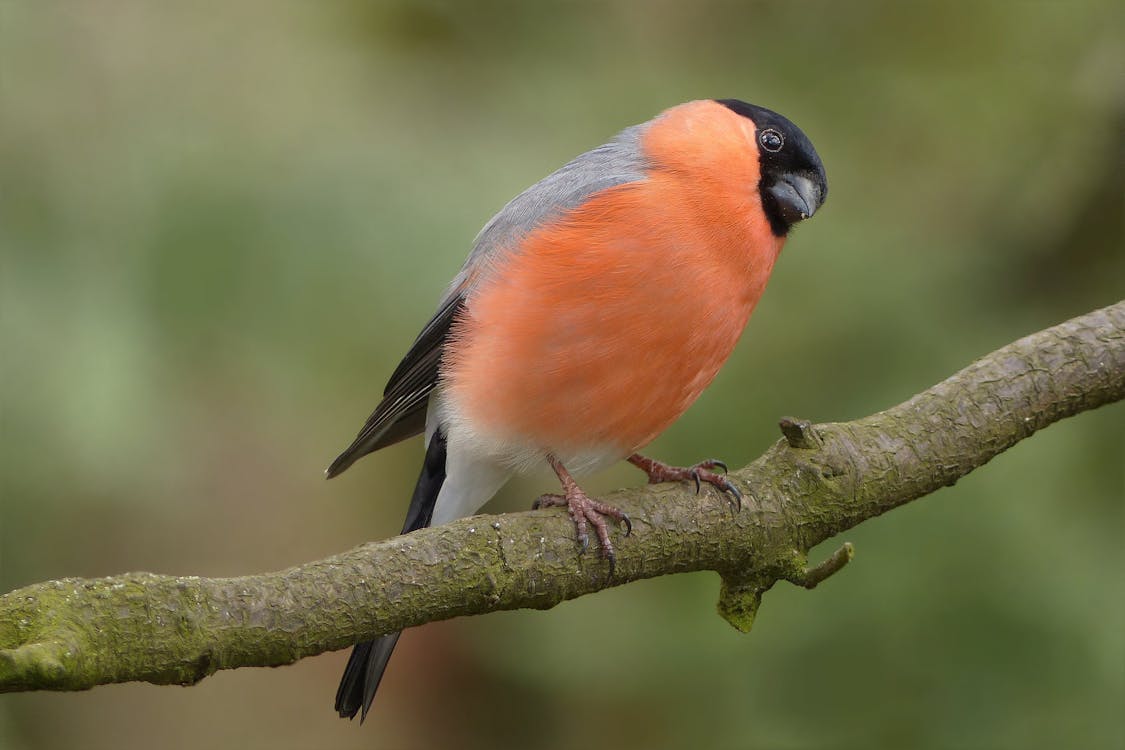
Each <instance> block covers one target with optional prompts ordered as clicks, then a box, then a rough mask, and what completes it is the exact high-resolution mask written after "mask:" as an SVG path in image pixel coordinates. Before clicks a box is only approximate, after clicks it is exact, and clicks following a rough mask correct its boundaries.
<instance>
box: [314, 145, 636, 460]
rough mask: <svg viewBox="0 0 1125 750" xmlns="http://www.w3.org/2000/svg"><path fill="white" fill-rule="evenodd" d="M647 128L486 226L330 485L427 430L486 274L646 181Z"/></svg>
mask: <svg viewBox="0 0 1125 750" xmlns="http://www.w3.org/2000/svg"><path fill="white" fill-rule="evenodd" d="M646 127H647V123H645V124H641V125H634V126H633V127H631V128H626V129H625V130H623V131H621V132H620V133H618V134H617V136H616V137H614V139H613V140H611V141H610V142H609V143H606V144H605V145H604V146H598V147H597V148H595V149H593V150H592V151H587V152H586V153H584V154H582V155H581V156H579V157H577V158H575V159H574V160H572V161H570V162H569V163H567V164H565V165H563V166H562V167H561V168H559V169H558V170H556V171H555V172H553V173H551V174H550V175H548V176H547V177H544V178H543V179H542V180H540V181H539V182H537V183H535V184H534V185H532V186H531V187H529V188H528V189H527V190H525V191H523V192H522V193H520V194H519V195H517V196H516V197H515V198H513V199H512V200H511V201H509V202H508V205H506V206H504V208H502V209H500V212H499V213H498V214H496V215H495V216H493V217H492V219H491V220H490V221H489V222H488V223H487V224H485V225H484V229H482V230H481V231H480V233H479V234H478V235H477V238H476V240H475V241H474V242H473V250H472V252H471V253H470V254H469V258H468V260H466V261H465V264H464V265H463V266H462V267H461V271H460V272H459V273H458V274H457V276H456V277H455V278H454V279H453V283H452V284H451V285H450V287H449V290H448V291H447V292H446V294H445V297H443V298H442V301H441V303H440V304H439V305H438V311H437V313H435V315H434V317H433V318H431V319H430V321H429V322H428V323H427V324H426V326H425V327H424V328H423V329H422V333H421V334H419V336H418V338H417V339H415V341H414V345H413V346H412V347H411V348H410V351H409V352H407V353H406V356H405V357H404V358H403V360H402V362H401V363H400V364H399V366H398V368H397V369H396V370H395V371H394V373H393V374H392V375H391V378H390V381H389V382H388V383H387V387H386V390H385V391H384V393H383V400H382V402H380V404H379V405H378V406H377V407H376V408H375V411H374V412H373V413H372V414H371V416H370V417H369V418H368V419H367V423H366V424H364V426H363V429H361V430H360V432H359V434H358V435H357V436H356V438H355V440H354V441H353V442H352V444H351V445H350V446H348V448H347V449H346V450H345V451H344V452H343V453H341V454H340V455H339V456H338V457H337V458H336V460H335V461H333V462H332V465H331V466H330V467H329V468H328V471H327V474H328V476H329V477H333V476H336V475H337V474H339V473H340V472H342V471H344V470H345V469H347V468H348V467H349V466H351V465H352V463H353V462H354V461H355V460H356V459H358V458H360V457H362V456H364V455H366V454H368V453H370V452H372V451H375V450H378V449H380V448H383V447H386V446H388V445H391V444H393V443H396V442H398V441H399V440H405V439H406V438H408V437H413V436H414V435H417V434H419V433H421V432H422V431H423V430H424V428H425V421H426V419H425V418H426V409H427V407H428V405H429V400H430V394H431V392H432V391H433V390H434V388H435V387H436V386H437V382H438V377H439V374H440V365H441V354H442V349H443V348H444V345H445V340H446V338H447V336H448V335H449V331H450V329H451V327H452V325H453V322H454V320H455V319H456V316H457V314H458V313H459V312H460V310H461V307H462V305H464V304H465V302H466V300H467V298H468V297H470V296H471V294H472V286H474V285H475V284H476V283H479V281H480V279H481V278H482V277H484V276H486V275H487V274H488V272H489V270H490V267H491V266H492V265H493V264H494V262H495V260H496V259H497V258H499V257H501V256H502V254H503V253H504V252H505V251H506V250H510V249H511V248H514V247H516V245H517V244H518V243H519V241H520V239H521V238H523V237H524V236H526V235H527V234H528V233H529V232H531V231H532V230H534V229H535V228H536V227H538V226H540V225H542V224H543V223H545V222H547V221H550V220H552V219H554V218H557V217H559V216H561V215H563V214H565V213H566V212H567V211H568V210H570V209H572V208H574V207H576V206H579V205H581V204H582V202H583V201H584V200H586V198H588V197H589V196H591V195H593V194H594V193H596V192H598V191H601V190H605V189H607V188H611V187H616V186H617V185H624V184H626V183H629V182H637V181H639V180H643V179H644V178H645V168H646V162H645V159H644V156H643V154H642V151H641V144H640V140H641V137H642V135H643V134H644V129H645V128H646ZM470 279H472V281H471V282H470Z"/></svg>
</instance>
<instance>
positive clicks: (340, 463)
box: [324, 440, 367, 479]
mask: <svg viewBox="0 0 1125 750" xmlns="http://www.w3.org/2000/svg"><path fill="white" fill-rule="evenodd" d="M365 455H367V452H366V451H361V450H360V445H359V440H357V441H356V442H354V443H352V444H351V445H350V446H348V449H347V450H346V451H344V452H343V453H341V454H340V455H338V456H336V460H334V461H333V462H332V463H331V464H329V466H328V468H327V469H325V470H324V478H325V479H331V478H332V477H336V476H339V475H341V474H343V473H344V472H345V471H347V469H348V467H349V466H351V465H352V464H354V463H355V462H356V461H357V460H358V459H359V458H360V457H361V456H365Z"/></svg>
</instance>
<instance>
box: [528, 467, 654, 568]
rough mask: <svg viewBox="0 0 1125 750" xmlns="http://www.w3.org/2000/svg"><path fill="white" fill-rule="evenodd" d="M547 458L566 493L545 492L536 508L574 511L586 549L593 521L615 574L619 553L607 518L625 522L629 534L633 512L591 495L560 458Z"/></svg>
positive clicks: (631, 527)
mask: <svg viewBox="0 0 1125 750" xmlns="http://www.w3.org/2000/svg"><path fill="white" fill-rule="evenodd" d="M547 462H548V463H550V464H551V468H552V469H554V470H555V474H557V475H558V477H559V481H560V482H562V486H563V494H561V495H556V494H548V495H541V496H540V497H539V499H538V500H536V501H535V504H534V505H532V508H533V509H539V508H550V507H552V506H556V505H565V506H566V507H567V511H568V512H569V513H570V519H571V520H572V521H574V526H575V528H576V529H577V531H578V543H579V544H581V545H582V551H583V552H585V551H586V548H587V547H589V546H590V536H589V534H587V533H586V530H587V527H588V526H587V525H588V524H592V525H593V527H594V533H595V534H597V537H598V544H599V545H601V548H602V555H603V556H604V557H605V558H606V559H607V560H609V574H610V575H611V576H612V575H613V569H614V567H616V564H617V556H616V555H615V554H614V552H613V542H611V541H610V539H609V525H608V524H607V523H606V520H605V518H606V516H609V517H610V518H612V519H614V520H615V521H620V522H622V523H624V524H625V536H629V534H631V533H633V522H632V521H630V520H629V516H627V515H626V514H625V513H624V512H622V511H621V510H619V509H618V508H615V507H613V506H612V505H606V504H605V503H602V502H599V501H597V500H594V499H592V498H590V497H589V496H588V495H587V494H586V493H585V492H584V491H583V490H582V488H581V487H579V486H578V483H577V482H575V481H574V477H572V476H571V475H570V472H569V471H567V470H566V467H565V466H563V465H562V462H561V461H559V460H558V459H557V458H555V457H554V456H552V455H549V454H548V456H547Z"/></svg>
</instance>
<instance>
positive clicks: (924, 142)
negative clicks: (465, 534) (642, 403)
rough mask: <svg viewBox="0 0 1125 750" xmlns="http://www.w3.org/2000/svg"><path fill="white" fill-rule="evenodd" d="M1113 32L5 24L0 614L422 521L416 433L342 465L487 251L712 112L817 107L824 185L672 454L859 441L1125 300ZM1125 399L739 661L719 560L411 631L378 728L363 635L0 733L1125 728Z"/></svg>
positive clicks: (99, 692) (337, 9) (93, 10)
mask: <svg viewBox="0 0 1125 750" xmlns="http://www.w3.org/2000/svg"><path fill="white" fill-rule="evenodd" d="M1123 13H1125V11H1123V10H1122V6H1121V5H1120V4H1119V3H1116V2H1112V1H1107V2H1025V3H1018V2H1009V3H992V2H974V3H967V2H966V3H961V2H940V3H939V2H932V3H930V2H925V3H899V2H886V3H863V4H859V3H839V2H831V1H829V0H823V1H821V2H811V1H810V2H795V3H735V2H730V3H706V2H693V3H686V2H676V3H673V2H632V3H616V4H586V3H577V2H569V3H558V4H538V3H522V4H518V3H514V2H512V3H508V2H496V1H490V2H474V3H468V2H466V3H458V2H454V1H453V0H446V1H444V2H439V1H433V2H415V3H408V2H359V1H358V0H357V1H354V2H335V3H309V2H300V1H298V0H286V1H284V2H283V1H281V0H273V1H271V2H242V3H235V4H225V3H218V2H211V3H207V2H198V3H174V4H173V3H151V2H144V1H142V0H122V1H119V2H113V3H108V2H33V1H32V0H26V1H20V0H0V252H2V269H0V285H2V286H0V305H2V308H0V311H2V326H3V328H2V350H0V357H2V378H3V382H2V390H0V397H2V399H3V401H2V408H3V415H2V423H0V425H2V435H0V474H2V481H3V484H2V487H0V490H2V501H0V510H2V515H0V542H2V548H0V555H2V557H0V588H2V589H3V590H8V589H11V588H14V587H16V586H20V585H24V584H28V583H32V582H35V581H39V580H43V579H48V578H53V577H60V576H68V575H79V576H99V575H108V574H113V573H119V572H123V571H128V570H150V571H158V572H167V573H175V574H197V575H205V576H217V575H235V574H243V573H251V572H258V571H267V570H276V569H279V568H283V567H286V566H289V565H293V564H296V563H299V562H303V561H307V560H311V559H316V558H319V557H323V556H326V555H328V554H331V553H334V552H338V551H341V550H344V549H347V548H349V547H351V546H353V545H356V544H359V543H361V542H363V541H365V540H369V539H375V538H381V537H385V536H388V535H390V534H392V533H394V532H395V531H397V530H398V528H399V524H400V523H401V518H402V515H403V513H404V508H405V504H406V501H407V498H408V497H409V493H410V489H411V487H412V484H413V480H414V478H415V476H416V472H417V466H418V463H419V460H420V453H421V448H420V444H419V443H418V442H417V441H412V442H410V443H407V444H404V445H400V446H397V447H395V448H392V449H389V450H387V451H385V452H383V453H380V454H378V455H376V456H374V457H371V458H369V459H367V460H365V461H363V462H362V463H360V464H359V465H357V466H356V467H355V468H354V469H353V470H351V471H349V472H348V473H347V474H346V475H345V476H343V477H342V478H340V479H339V480H335V481H333V482H330V483H326V482H324V481H323V479H322V474H321V472H322V470H323V468H324V467H325V465H326V464H327V463H328V461H329V460H330V459H331V458H332V457H333V456H334V455H335V454H336V452H337V451H338V450H339V449H341V448H343V447H344V446H345V445H346V444H347V442H348V441H349V440H350V439H351V437H352V436H353V435H354V433H355V431H356V430H357V429H358V428H359V426H360V424H361V423H362V421H363V419H364V418H365V417H366V416H367V414H368V412H369V410H370V409H371V407H373V406H374V404H375V403H376V401H377V399H378V396H379V394H380V393H381V390H382V386H383V383H384V381H385V379H386V377H387V376H388V374H389V373H390V371H391V370H392V369H393V367H394V365H395V364H396V363H397V361H398V358H399V356H401V354H403V353H404V352H405V350H406V348H407V346H408V345H409V344H410V342H411V340H412V338H413V336H414V334H415V333H416V331H417V330H418V328H419V326H420V325H421V324H422V323H423V322H424V321H425V320H426V319H427V318H428V316H429V315H430V313H431V312H432V310H433V307H434V304H435V303H436V301H437V299H438V297H439V296H440V294H441V292H442V290H443V287H444V285H445V284H446V282H447V280H448V279H449V278H450V277H451V276H452V275H453V273H454V272H455V271H456V270H457V268H458V267H459V264H460V263H461V261H462V259H463V257H464V256H465V254H466V253H467V251H468V248H469V245H470V241H471V240H472V237H473V236H474V234H475V233H476V231H477V229H478V228H479V227H480V226H481V225H482V224H483V223H484V222H485V221H486V220H487V219H488V217H489V216H490V215H491V214H492V213H493V212H494V211H496V210H497V209H498V208H499V207H500V206H502V205H503V204H504V202H505V201H506V200H507V199H508V198H509V197H511V196H512V195H514V194H515V193H516V192H518V191H519V190H521V189H523V188H524V187H526V186H527V185H528V184H530V183H532V182H533V181H535V180H537V179H538V178H540V177H541V176H543V175H545V174H547V173H548V172H549V171H551V170H552V169H554V168H555V167H557V166H558V165H560V164H562V163H563V162H564V161H566V160H567V159H569V158H570V157H572V156H574V155H575V154H577V153H579V152H581V151H583V150H586V149H588V148H591V147H593V146H595V145H597V144H599V143H602V142H603V141H605V140H606V139H607V138H608V137H609V136H611V135H612V134H613V133H614V132H616V131H617V130H619V129H620V128H623V127H625V126H627V125H630V124H632V123H635V122H640V121H642V120H646V119H648V118H649V117H651V116H652V115H654V114H655V113H656V112H658V111H660V110H662V109H664V108H666V107H668V106H671V105H673V104H676V103H678V102H681V101H685V100H688V99H695V98H705V97H738V98H743V99H747V100H749V101H752V102H755V103H759V104H763V105H765V106H768V107H771V108H774V109H777V110H779V111H780V112H782V113H784V114H786V115H788V116H790V117H791V118H792V119H793V120H795V121H796V122H797V123H798V124H800V125H801V127H802V128H803V129H804V130H805V131H806V132H807V133H808V134H809V136H810V137H811V138H812V139H813V141H814V142H815V143H816V145H817V148H818V150H819V151H820V154H821V156H822V157H823V159H824V162H825V164H826V165H827V169H828V174H829V181H830V183H831V186H832V188H831V196H830V198H829V200H828V203H827V204H826V207H825V210H824V211H823V213H821V214H818V215H817V217H816V219H815V220H814V221H811V222H809V223H808V224H807V225H802V226H801V227H800V228H799V229H798V230H797V231H796V232H795V235H794V237H793V238H792V239H791V241H790V243H789V245H788V247H787V248H786V250H785V253H784V254H783V257H782V259H781V262H780V263H779V265H778V267H777V270H776V272H775V275H774V279H773V282H772V284H771V288H770V290H769V291H768V292H767V294H766V295H765V298H764V300H763V302H762V304H761V305H760V306H759V308H758V311H757V313H756V314H755V317H754V320H753V321H752V322H751V324H750V327H749V329H748V331H747V334H746V336H745V337H744V338H743V341H742V343H741V344H740V346H739V348H738V350H737V351H736V353H735V355H734V356H733V358H732V360H731V361H730V363H729V364H728V365H727V367H726V368H725V370H724V371H723V372H722V374H721V375H720V376H719V378H718V380H717V382H716V383H715V385H714V386H713V387H712V388H711V389H710V391H709V392H708V393H707V394H705V395H704V397H703V398H702V399H701V400H700V402H699V403H698V404H697V406H696V407H695V408H693V409H692V410H691V411H690V412H689V413H688V414H687V415H686V416H685V417H684V418H683V419H682V420H681V421H680V422H679V423H678V424H677V425H676V426H675V427H674V428H673V429H671V430H670V431H669V432H668V433H667V434H666V435H665V436H664V437H662V438H661V439H660V440H659V442H658V443H657V444H656V445H655V446H654V447H653V448H652V450H651V453H653V454H654V455H656V456H659V457H661V458H664V459H666V460H670V461H675V462H691V461H693V460H696V459H699V458H702V457H706V456H711V455H718V456H721V457H723V458H725V459H726V460H727V461H729V462H730V463H731V464H733V465H741V464H743V463H745V462H746V461H748V460H750V459H751V458H753V457H755V456H757V455H758V454H759V453H760V452H761V451H762V450H763V449H764V448H765V447H766V446H767V445H768V444H770V443H771V442H772V441H773V440H774V439H776V438H777V436H778V433H777V428H776V421H777V418H778V417H779V416H781V415H783V414H793V415H798V416H802V417H806V418H811V419H815V420H820V421H828V420H847V419H851V418H855V417H859V416H863V415H865V414H868V413H870V412H873V411H876V410H879V409H883V408H886V407H888V406H891V405H893V404H895V403H898V402H899V401H901V400H903V399H905V398H907V397H908V396H910V395H912V394H913V393H915V392H917V391H919V390H921V389H923V388H925V387H927V386H929V385H931V384H933V383H934V382H936V381H938V380H940V379H942V378H944V377H946V376H948V375H950V374H952V373H953V372H954V371H956V370H958V369H960V368H961V367H962V366H964V365H965V364H967V363H968V362H970V361H971V360H972V359H974V358H975V357H977V356H979V355H982V354H984V353H986V352H988V351H991V350H992V349H994V348H996V347H999V346H1001V345H1003V344H1006V343H1008V342H1009V341H1011V340H1013V339H1016V338H1018V337H1020V336H1023V335H1025V334H1027V333H1030V332H1032V331H1035V330H1038V329H1041V328H1044V327H1047V326H1050V325H1052V324H1054V323H1057V322H1060V321H1062V320H1064V319H1067V318H1069V317H1072V316H1074V315H1078V314H1081V313H1084V312H1087V311H1089V310H1092V309H1094V308H1096V307H1100V306H1103V305H1106V304H1110V303H1112V302H1115V301H1117V300H1118V299H1120V298H1121V297H1122V296H1123V294H1122V292H1123V290H1125V283H1123V282H1125V259H1123V253H1125V249H1123V248H1125V243H1123V224H1122V222H1123V219H1122V206H1123V201H1125V197H1123V187H1122V174H1123V165H1125V159H1123V157H1125V149H1123V133H1125V127H1123V126H1125V43H1123V40H1125V32H1123V29H1125V19H1123ZM1123 417H1125V410H1123V407H1122V406H1121V405H1120V404H1119V405H1116V406H1114V407H1111V408H1106V409H1102V410H1101V411H1099V412H1095V413H1090V414H1084V415H1081V416H1079V417H1078V418H1076V419H1073V420H1070V421H1067V422H1065V423H1062V424H1059V425H1057V426H1054V427H1051V428H1050V429H1049V430H1047V431H1046V432H1045V433H1043V434H1041V435H1036V436H1035V437H1034V438H1033V439H1031V440H1029V441H1028V442H1026V443H1024V444H1021V445H1019V446H1017V447H1016V448H1015V449H1014V450H1012V451H1010V452H1009V453H1006V454H1004V455H1002V456H1001V457H999V458H998V459H997V460H995V461H994V462H993V463H992V464H990V465H988V466H987V467H985V468H983V469H981V470H980V471H978V472H977V473H975V474H973V475H972V476H970V477H968V478H967V479H965V480H963V481H961V482H959V483H958V484H957V486H956V487H955V488H952V489H947V490H943V491H942V492H939V493H937V495H935V496H932V497H930V498H927V499H924V500H922V501H919V502H917V503H914V504H912V505H910V506H908V507H905V508H903V509H901V510H898V511H895V512H894V513H892V514H890V515H889V516H887V517H884V518H881V519H877V520H875V521H872V522H870V523H867V524H864V525H863V526H862V527H861V528H859V529H856V530H854V531H853V532H849V533H848V534H847V535H846V537H845V538H847V539H849V540H851V541H852V542H854V543H855V544H856V549H857V558H856V560H855V562H854V563H853V565H851V566H850V567H849V568H848V569H847V570H846V571H845V572H844V573H843V574H841V575H840V576H838V577H836V578H834V579H832V580H831V581H830V582H828V583H827V584H826V585H824V586H823V588H821V589H818V590H817V591H816V592H814V593H809V592H804V591H798V590H796V589H794V588H793V587H789V586H785V585H779V586H778V587H777V588H776V589H775V590H774V591H772V592H771V593H769V594H768V595H767V596H766V600H765V604H764V607H763V610H762V613H761V615H760V617H759V620H758V622H757V624H756V625H755V630H754V632H753V633H752V634H750V635H748V636H743V635H738V634H736V633H735V632H734V631H733V630H732V629H731V628H730V627H729V626H727V625H726V624H725V623H724V622H722V621H721V620H720V619H719V618H718V617H717V616H716V615H715V613H714V603H715V599H716V593H717V588H718V580H717V577H716V576H715V575H713V574H698V575H691V576H680V577H668V578H664V579H660V580H654V581H649V582H645V583H641V584H635V585H631V586H628V587H625V588H621V589H615V590H612V591H607V592H604V593H601V594H599V595H596V596H590V597H586V598H584V599H581V600H579V601H575V602H571V603H567V604H564V605H562V606H560V607H558V608H556V609H555V610H553V611H550V612H515V613H506V614H502V615H494V616H488V617H481V618H475V619H469V620H459V621H454V622H448V623H440V624H435V625H431V626H427V627H424V628H419V629H416V630H414V631H411V632H409V633H408V634H407V635H406V636H405V637H404V638H403V640H402V641H401V643H400V646H399V652H398V654H397V655H396V658H395V660H394V661H393V662H392V664H391V667H390V670H389V672H388V674H387V678H386V680H385V681H384V683H383V686H382V689H381V691H380V695H379V698H378V700H377V702H376V705H375V708H374V712H373V714H372V716H371V718H370V719H369V721H368V723H367V725H365V726H363V727H362V728H361V727H360V726H358V724H357V723H350V724H349V723H347V722H344V721H341V720H340V719H338V718H337V717H336V716H335V714H334V712H333V711H332V697H333V694H334V691H335V689H336V683H337V680H338V678H339V674H340V671H341V670H342V668H343V665H344V660H345V658H346V654H345V653H343V652H342V653H338V654H330V655H324V656H320V657H317V658H311V659H307V660H305V661H303V662H301V663H299V664H297V665H295V666H292V667H288V668H284V669H277V670H267V669H242V670H238V671H234V672H225V673H220V674H217V675H215V676H214V677H212V678H210V679H207V680H206V681H204V682H203V683H202V684H200V685H198V686H196V687H193V688H189V689H183V688H177V687H153V686H149V685H139V684H131V685H115V686H109V687H101V688H97V689H95V690H93V691H90V692H86V693H78V694H28V695H5V696H2V697H0V747H3V748H4V750H21V749H23V748H72V747H73V748H77V747H81V748H149V747H160V748H169V749H176V748H193V747H197V746H201V745H207V746H211V747H224V748H225V747H232V748H267V747H268V748H326V747H333V748H351V747H357V748H358V747H388V748H423V747H464V748H497V747H537V748H569V747H575V746H584V747H591V748H594V747H607V748H608V747H612V748H628V747H647V748H684V747H708V748H730V747H762V748H815V747H867V748H907V747H912V748H950V747H971V748H993V747H995V748H1028V747H1064V746H1065V747H1083V748H1102V747H1122V746H1123V744H1125V730H1123V722H1122V718H1121V707H1122V706H1123V705H1125V596H1123V595H1122V594H1123V590H1122V572H1123V571H1125V553H1123V549H1125V547H1123V545H1122V539H1121V536H1122V529H1123V528H1125V517H1123V516H1125V513H1123V503H1122V499H1123V495H1125V474H1123V468H1122V465H1123V451H1125V449H1123V448H1122V446H1123V445H1125V418H1123ZM639 480H640V477H639V476H638V472H636V471H634V470H632V469H630V468H629V467H622V468H618V469H615V470H613V471H610V472H607V473H606V474H605V475H602V476H599V477H597V478H596V479H594V480H591V481H590V483H589V487H590V489H592V490H596V491H605V490H608V489H612V488H614V487H618V486H622V485H625V484H636V483H638V482H639ZM545 489H548V487H546V486H544V485H537V484H535V483H530V482H525V483H522V484H521V483H517V484H513V485H512V486H511V487H509V488H508V489H507V490H506V491H505V492H504V493H503V494H502V495H501V496H500V497H499V498H498V499H497V500H496V501H495V502H494V503H493V504H492V505H491V506H490V509H493V510H514V509H523V508H526V507H527V506H528V503H529V502H530V500H531V499H532V498H533V497H534V496H535V495H536V494H537V493H538V492H541V491H544V490H545ZM838 542H839V540H834V541H833V542H830V543H829V544H833V545H834V544H837V543H838ZM827 551H828V549H827V546H826V547H825V549H821V550H818V551H817V552H815V553H814V556H815V557H819V556H822V555H823V554H826V552H827Z"/></svg>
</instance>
